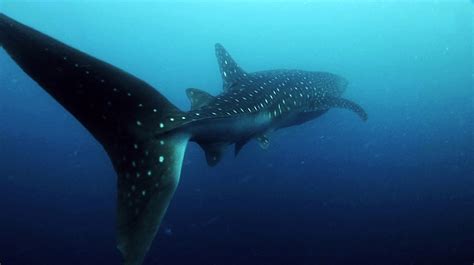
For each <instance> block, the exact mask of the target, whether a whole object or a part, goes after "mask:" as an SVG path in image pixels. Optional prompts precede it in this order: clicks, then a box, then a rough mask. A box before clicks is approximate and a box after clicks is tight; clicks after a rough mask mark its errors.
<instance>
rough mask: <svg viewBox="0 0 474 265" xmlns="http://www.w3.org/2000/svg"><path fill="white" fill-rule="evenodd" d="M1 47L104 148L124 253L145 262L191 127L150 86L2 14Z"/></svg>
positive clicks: (128, 263) (134, 264)
mask: <svg viewBox="0 0 474 265" xmlns="http://www.w3.org/2000/svg"><path fill="white" fill-rule="evenodd" d="M0 45H1V46H3V48H4V49H5V50H6V52H7V53H8V54H9V55H10V56H11V57H12V58H13V60H14V61H15V62H16V63H17V64H18V65H19V66H20V67H21V69H23V71H24V72H26V73H27V74H28V75H29V76H30V77H31V78H32V79H33V80H35V81H36V82H37V83H38V84H39V85H40V86H41V87H42V88H43V89H44V90H45V91H46V92H47V93H49V94H50V95H51V96H52V97H53V98H55V99H56V100H57V101H58V102H59V103H60V104H61V105H62V106H63V107H64V108H65V109H66V110H68V111H69V112H70V113H71V114H72V115H73V116H74V117H75V118H76V119H77V120H78V121H79V122H80V123H81V124H83V125H84V126H85V127H86V128H87V129H88V130H89V131H90V132H91V134H92V135H93V136H94V137H95V138H96V139H97V140H98V141H99V142H100V143H101V144H102V146H103V147H104V149H105V150H106V151H107V153H108V155H109V157H110V158H111V160H112V163H113V165H114V168H115V170H116V172H117V175H118V185H117V188H118V192H117V196H118V198H117V211H118V213H117V234H118V248H119V250H120V251H121V252H122V255H123V258H124V264H125V265H138V264H141V263H142V261H143V259H144V256H145V254H146V252H147V251H148V249H149V247H150V245H151V242H152V240H153V238H154V236H155V234H156V232H157V229H158V227H159V225H160V222H161V220H162V219H163V216H164V214H165V212H166V209H167V207H168V204H169V202H170V200H171V198H172V196H173V193H174V191H175V189H176V187H177V185H178V182H179V176H180V171H181V165H182V160H183V156H184V152H185V149H186V145H187V142H188V140H189V137H190V136H189V135H186V134H185V133H183V132H182V130H179V127H180V126H182V125H183V124H184V123H186V122H187V121H188V119H187V116H186V113H183V112H181V111H180V110H179V109H178V108H176V107H175V106H174V105H173V104H171V103H170V102H169V101H168V100H167V99H166V98H165V97H164V96H162V95H161V94H160V93H159V92H158V91H156V90H155V89H154V88H153V87H151V86H150V85H148V84H147V83H145V82H143V81H141V80H140V79H138V78H137V77H135V76H133V75H131V74H128V73H126V72H125V71H123V70H120V69H118V68H116V67H114V66H112V65H110V64H108V63H105V62H103V61H101V60H99V59H96V58H94V57H92V56H90V55H87V54H85V53H83V52H81V51H79V50H76V49H74V48H72V47H70V46H68V45H66V44H64V43H61V42H59V41H57V40H55V39H53V38H51V37H49V36H47V35H45V34H42V33H40V32H38V31H36V30H34V29H32V28H30V27H28V26H25V25H23V24H21V23H19V22H16V21H15V20H13V19H11V18H9V17H7V16H5V15H3V14H0Z"/></svg>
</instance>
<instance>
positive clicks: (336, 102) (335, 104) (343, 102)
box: [324, 97, 368, 121]
mask: <svg viewBox="0 0 474 265" xmlns="http://www.w3.org/2000/svg"><path fill="white" fill-rule="evenodd" d="M324 108H326V109H329V108H343V109H349V110H352V111H353V112H355V113H356V114H357V115H359V117H360V118H361V119H362V120H363V121H367V118H368V117H367V112H365V110H364V109H363V108H362V107H361V106H359V105H358V104H357V103H355V102H353V101H350V100H348V99H345V98H337V97H333V98H330V99H329V100H328V101H327V102H326V104H325V105H324Z"/></svg>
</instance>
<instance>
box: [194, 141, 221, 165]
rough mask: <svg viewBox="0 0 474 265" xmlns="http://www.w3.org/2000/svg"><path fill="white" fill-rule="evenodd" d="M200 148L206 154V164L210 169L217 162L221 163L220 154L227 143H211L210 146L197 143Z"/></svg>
mask: <svg viewBox="0 0 474 265" xmlns="http://www.w3.org/2000/svg"><path fill="white" fill-rule="evenodd" d="M199 145H200V146H201V148H202V149H203V150H204V153H205V154H206V161H207V164H208V165H209V166H211V167H213V166H215V165H217V163H219V161H221V158H222V154H223V153H224V151H225V148H226V147H227V145H228V144H227V143H212V144H203V143H199Z"/></svg>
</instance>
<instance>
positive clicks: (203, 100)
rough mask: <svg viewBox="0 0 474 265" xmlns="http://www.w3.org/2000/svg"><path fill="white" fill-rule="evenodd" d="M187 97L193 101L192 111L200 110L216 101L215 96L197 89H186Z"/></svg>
mask: <svg viewBox="0 0 474 265" xmlns="http://www.w3.org/2000/svg"><path fill="white" fill-rule="evenodd" d="M186 95H187V96H188V98H189V101H191V110H195V109H200V108H202V107H203V106H205V105H207V104H209V102H211V101H212V100H214V96H212V95H211V94H209V93H207V92H206V91H202V90H200V89H197V88H188V89H186Z"/></svg>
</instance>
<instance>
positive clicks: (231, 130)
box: [184, 44, 367, 165]
mask: <svg viewBox="0 0 474 265" xmlns="http://www.w3.org/2000/svg"><path fill="white" fill-rule="evenodd" d="M215 49H216V56H217V59H218V63H219V69H220V72H221V76H222V78H223V93H222V94H220V95H217V96H216V97H214V98H213V99H209V96H208V95H207V96H206V104H202V105H200V106H199V107H198V108H193V109H192V110H191V111H190V112H188V115H189V116H190V120H192V123H191V124H192V125H193V126H191V129H190V134H191V135H192V138H191V140H192V141H196V142H198V143H200V144H201V146H205V145H210V144H214V143H220V146H221V148H224V147H222V146H225V145H224V144H223V143H227V144H233V143H235V144H236V147H235V148H236V150H235V154H237V153H239V151H240V150H241V149H242V147H243V145H244V144H245V143H247V142H248V141H249V140H250V139H259V138H262V135H265V134H269V133H271V132H272V131H274V130H277V129H280V128H284V127H289V126H294V125H298V124H301V123H304V122H307V121H309V120H312V119H314V118H317V117H319V116H321V115H322V114H324V113H326V112H327V111H328V110H329V109H330V108H345V109H349V110H352V111H354V112H355V113H356V114H358V115H359V116H360V118H361V119H362V120H364V121H365V120H367V114H366V112H365V111H364V110H363V109H362V108H361V107H360V106H359V105H357V104H356V103H354V102H352V101H350V100H347V99H344V98H342V97H341V95H342V93H343V92H344V90H345V89H346V86H347V81H346V80H345V79H344V78H342V77H340V76H338V75H335V74H331V73H326V72H310V71H301V70H271V71H261V72H254V73H247V72H245V71H244V70H243V69H242V68H241V67H240V66H239V65H238V64H237V63H236V62H235V61H234V60H233V59H232V57H231V56H230V54H229V53H228V52H227V51H226V50H225V49H224V47H223V46H222V45H220V44H216V47H215ZM195 94H203V93H202V92H200V93H196V92H195ZM188 96H189V94H188ZM190 98H191V101H192V102H193V100H195V98H193V97H192V96H191V97H190ZM196 101H198V100H196ZM206 121H207V122H206ZM202 124H204V125H205V126H203V125H202ZM184 127H185V128H187V127H189V126H184ZM268 145H269V142H268V139H267V140H266V143H265V144H264V145H262V146H265V147H268ZM203 149H204V151H205V152H206V154H207V153H208V152H212V153H216V152H215V148H212V149H213V150H210V149H209V150H206V148H203ZM208 156H209V155H208V154H207V155H206V157H208ZM208 161H209V160H208ZM209 165H215V163H212V164H211V163H209Z"/></svg>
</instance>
